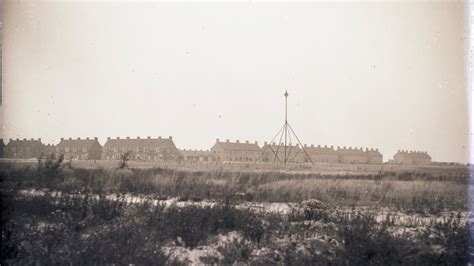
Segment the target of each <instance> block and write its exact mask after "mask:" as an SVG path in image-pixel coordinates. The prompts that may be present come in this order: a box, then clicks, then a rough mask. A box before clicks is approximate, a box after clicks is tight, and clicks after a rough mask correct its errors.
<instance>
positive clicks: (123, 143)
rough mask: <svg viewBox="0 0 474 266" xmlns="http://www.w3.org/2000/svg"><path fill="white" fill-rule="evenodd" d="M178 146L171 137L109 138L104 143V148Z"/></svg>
mask: <svg viewBox="0 0 474 266" xmlns="http://www.w3.org/2000/svg"><path fill="white" fill-rule="evenodd" d="M163 147H171V148H176V146H175V145H174V142H173V140H172V139H171V138H155V139H152V138H146V139H141V138H136V139H130V138H126V139H108V140H107V142H106V143H105V144H104V148H107V149H110V148H130V149H133V148H163Z"/></svg>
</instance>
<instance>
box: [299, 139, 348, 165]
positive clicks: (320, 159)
mask: <svg viewBox="0 0 474 266" xmlns="http://www.w3.org/2000/svg"><path fill="white" fill-rule="evenodd" d="M304 149H305V150H306V152H307V153H308V155H309V157H310V158H311V161H312V162H313V163H337V162H339V157H338V155H337V152H336V150H334V148H333V146H330V147H328V146H327V145H324V146H321V145H318V146H314V145H313V144H311V146H306V144H305V145H304ZM302 156H303V161H304V162H309V160H308V158H307V156H305V154H304V153H302Z"/></svg>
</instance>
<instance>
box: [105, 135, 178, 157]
mask: <svg viewBox="0 0 474 266" xmlns="http://www.w3.org/2000/svg"><path fill="white" fill-rule="evenodd" d="M127 152H128V154H129V159H130V160H139V161H176V160H178V159H179V158H180V156H181V155H180V153H179V151H178V149H177V148H176V146H175V144H174V142H173V139H172V137H171V136H170V137H169V138H162V137H158V138H151V137H147V138H146V139H141V138H140V137H137V138H136V139H131V138H130V137H127V138H125V139H120V138H119V137H117V138H116V139H112V138H110V137H109V138H107V142H106V143H105V144H104V148H103V149H102V159H103V160H119V159H120V158H121V157H122V155H123V154H125V153H127Z"/></svg>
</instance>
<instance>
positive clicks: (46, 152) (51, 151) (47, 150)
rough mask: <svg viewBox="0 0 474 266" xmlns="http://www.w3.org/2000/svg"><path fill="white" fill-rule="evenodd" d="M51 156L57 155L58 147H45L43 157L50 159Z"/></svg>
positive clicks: (48, 145) (50, 145) (51, 145)
mask: <svg viewBox="0 0 474 266" xmlns="http://www.w3.org/2000/svg"><path fill="white" fill-rule="evenodd" d="M50 155H57V154H56V145H53V144H47V145H44V150H43V156H46V157H49V156H50Z"/></svg>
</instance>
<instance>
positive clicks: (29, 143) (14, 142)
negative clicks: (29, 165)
mask: <svg viewBox="0 0 474 266" xmlns="http://www.w3.org/2000/svg"><path fill="white" fill-rule="evenodd" d="M43 151H44V145H43V143H42V142H41V139H25V138H24V139H10V140H9V141H8V144H7V145H6V146H5V148H4V150H3V156H4V157H5V158H14V159H31V158H39V157H40V156H41V155H42V153H43Z"/></svg>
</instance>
